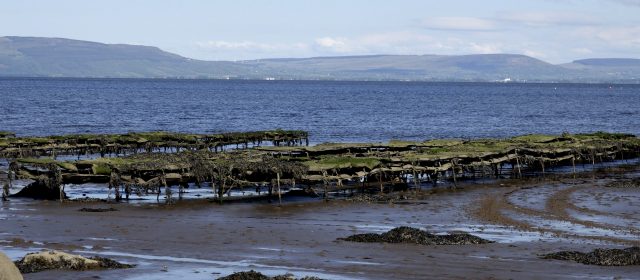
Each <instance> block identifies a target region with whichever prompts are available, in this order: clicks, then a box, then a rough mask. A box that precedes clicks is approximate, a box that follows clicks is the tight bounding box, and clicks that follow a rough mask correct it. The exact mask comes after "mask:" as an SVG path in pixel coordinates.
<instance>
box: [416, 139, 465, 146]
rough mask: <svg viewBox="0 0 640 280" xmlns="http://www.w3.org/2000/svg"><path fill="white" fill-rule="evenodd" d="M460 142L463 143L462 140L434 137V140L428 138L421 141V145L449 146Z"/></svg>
mask: <svg viewBox="0 0 640 280" xmlns="http://www.w3.org/2000/svg"><path fill="white" fill-rule="evenodd" d="M462 143H463V141H462V140H455V139H435V140H429V141H426V142H424V143H422V146H424V147H450V146H457V145H460V144H462Z"/></svg>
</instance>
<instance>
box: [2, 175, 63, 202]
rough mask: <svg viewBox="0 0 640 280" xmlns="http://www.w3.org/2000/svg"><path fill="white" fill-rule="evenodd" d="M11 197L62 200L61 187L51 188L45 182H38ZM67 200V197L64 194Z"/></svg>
mask: <svg viewBox="0 0 640 280" xmlns="http://www.w3.org/2000/svg"><path fill="white" fill-rule="evenodd" d="M9 197H26V198H33V199H41V200H58V199H60V187H49V186H47V185H46V184H45V183H44V181H42V180H37V181H35V182H33V183H31V184H29V185H27V186H26V187H24V188H22V190H20V191H19V192H18V193H16V194H13V195H10V196H9ZM64 197H65V198H67V195H66V194H64Z"/></svg>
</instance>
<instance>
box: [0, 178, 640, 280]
mask: <svg viewBox="0 0 640 280" xmlns="http://www.w3.org/2000/svg"><path fill="white" fill-rule="evenodd" d="M636 169H637V168H636ZM634 172H635V173H634ZM627 175H628V176H637V170H632V171H631V172H630V173H627ZM612 176H621V175H602V174H599V175H597V176H596V175H592V174H586V175H585V176H583V177H582V178H579V179H578V180H573V179H570V178H560V179H552V178H546V179H542V178H537V179H531V180H528V181H526V182H523V181H508V180H499V181H496V182H488V181H487V182H485V183H484V184H482V183H481V181H478V182H476V183H473V182H469V183H466V184H465V185H464V189H458V190H446V189H442V190H439V191H437V192H434V193H432V194H431V195H429V196H427V198H426V199H423V200H419V201H402V202H400V203H395V204H377V203H354V202H346V201H329V202H322V201H317V202H304V203H303V202H291V203H286V204H285V205H284V206H282V207H278V206H277V205H272V204H266V203H247V204H237V203H236V204H228V205H218V204H215V203H209V202H205V201H200V202H194V201H190V202H186V203H178V204H175V205H156V204H153V203H151V204H106V203H80V202H74V203H62V204H61V203H59V202H42V201H32V200H21V199H13V200H12V201H10V202H8V203H4V204H1V208H0V240H2V241H0V250H2V251H4V252H5V253H7V254H8V255H9V256H10V257H11V258H13V259H14V260H15V259H17V258H19V257H21V256H23V255H24V254H25V253H27V252H33V251H37V250H38V249H40V248H47V249H62V250H66V251H69V252H73V253H77V254H83V255H86V256H92V255H100V256H105V257H110V258H113V259H116V260H118V261H121V262H127V263H133V264H137V267H136V268H133V269H127V270H108V271H85V272H73V271H48V272H40V273H33V274H26V275H25V279H95V277H99V278H100V279H172V278H176V277H184V278H186V279H215V278H217V277H219V276H223V275H227V274H230V273H232V272H236V271H243V270H250V269H254V270H257V271H260V272H263V273H265V274H267V275H275V274H283V273H286V272H291V273H293V274H294V275H296V276H306V275H310V276H319V277H321V278H325V279H429V278H438V279H460V278H480V279H486V278H494V279H540V278H545V279H546V278H553V279H575V278H579V279H602V278H607V279H611V278H614V277H619V279H633V278H636V277H637V275H638V273H639V272H640V268H639V267H599V266H587V265H583V264H579V263H572V262H566V261H557V260H545V259H540V258H539V255H541V254H546V253H551V252H555V251H560V250H579V251H590V250H592V249H594V248H599V247H606V248H623V247H628V246H629V245H638V240H640V238H639V237H640V225H639V224H640V219H639V218H638V217H640V189H637V188H636V189H617V188H605V187H604V185H605V184H606V183H607V182H609V181H611V180H612V179H611V177H612ZM83 207H90V208H99V207H102V208H108V207H113V208H115V209H117V210H118V211H112V212H80V211H78V210H79V209H81V208H83ZM397 226H412V227H419V228H422V229H425V230H428V231H431V232H435V233H445V232H450V231H456V230H463V231H467V232H469V233H471V234H474V235H477V236H480V237H483V238H486V239H489V240H492V241H496V243H492V244H483V245H464V246H420V245H410V244H371V243H354V242H346V241H336V239H337V238H340V237H346V236H348V235H351V234H357V233H367V232H375V233H380V232H383V231H387V230H389V229H391V228H393V227H397Z"/></svg>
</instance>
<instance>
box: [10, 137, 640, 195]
mask: <svg viewBox="0 0 640 280" xmlns="http://www.w3.org/2000/svg"><path fill="white" fill-rule="evenodd" d="M308 141H309V140H308V133H306V132H304V131H282V130H277V131H262V132H245V133H227V134H220V135H196V134H179V133H168V132H150V133H129V134H124V135H99V136H88V135H73V136H52V137H40V138H36V137H34V138H28V137H27V138H15V137H13V136H12V135H11V134H9V133H7V136H3V137H2V138H0V157H4V158H9V159H11V162H12V164H11V168H10V170H9V175H10V176H9V177H11V175H12V174H14V175H17V176H19V177H21V178H28V179H33V180H41V181H43V182H45V185H47V186H50V187H56V186H57V187H59V186H60V185H62V186H64V184H69V183H74V184H82V183H89V182H91V183H105V184H106V185H107V186H108V187H109V189H114V191H115V197H116V200H121V199H125V200H126V199H128V198H129V196H130V195H132V194H136V193H137V194H141V193H149V192H152V193H156V194H157V195H158V198H159V196H160V193H161V191H162V189H164V190H165V195H166V196H167V198H168V199H169V200H170V198H171V193H172V187H177V188H178V194H179V196H180V197H181V194H182V192H183V191H184V189H185V188H189V187H190V185H191V187H192V186H194V185H195V186H198V187H203V186H207V187H210V188H211V189H212V192H213V194H214V195H215V197H216V198H217V199H219V200H220V201H223V200H225V199H230V198H229V195H230V193H231V191H232V190H239V189H245V188H256V186H258V187H260V186H264V187H266V188H267V191H266V195H265V196H268V197H275V195H276V194H277V195H278V197H280V195H281V193H282V192H281V188H282V185H285V186H284V188H286V189H291V188H293V187H302V188H304V189H306V190H307V191H309V192H311V193H324V196H325V197H326V196H327V193H328V192H331V191H336V190H346V189H351V190H354V189H362V190H363V191H365V190H379V191H380V192H382V191H385V190H388V189H392V188H397V187H399V188H410V187H412V188H420V187H421V185H422V184H424V183H427V184H429V183H430V184H433V185H435V184H437V182H439V181H442V180H443V179H446V180H449V181H451V182H452V183H453V184H454V185H455V184H457V182H458V181H459V180H463V179H467V178H476V177H481V178H484V177H489V176H490V177H501V176H507V177H511V178H519V177H523V176H525V175H526V174H530V173H531V172H535V173H536V174H541V175H542V176H544V174H545V172H546V170H548V169H549V168H550V167H553V166H557V165H565V166H573V170H574V172H575V169H576V168H575V166H576V164H580V163H581V164H585V163H588V164H592V165H595V164H596V163H597V162H607V161H614V160H623V159H631V158H636V157H637V156H638V154H639V152H640V139H638V138H637V137H635V136H634V135H629V134H616V133H604V132H597V133H591V134H575V135H571V134H568V133H565V134H563V135H559V136H553V135H524V136H518V137H513V138H509V139H476V140H442V139H440V140H431V141H425V142H411V141H390V142H389V143H386V144H382V143H375V144H374V143H363V144H357V143H325V144H320V145H315V146H308ZM265 142H270V144H271V145H262V144H263V143H265ZM229 145H235V146H236V148H234V149H232V148H227V149H225V148H224V147H225V146H229ZM62 155H68V156H78V157H80V155H94V157H90V156H89V157H88V158H86V159H78V160H57V159H56V157H58V156H62ZM527 172H529V173H527ZM63 190H64V187H63V188H62V189H61V193H62V192H63ZM123 194H124V196H123ZM225 195H227V198H225ZM60 197H61V199H63V198H64V196H63V195H62V194H61V195H60Z"/></svg>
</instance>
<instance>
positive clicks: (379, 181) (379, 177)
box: [378, 168, 384, 193]
mask: <svg viewBox="0 0 640 280" xmlns="http://www.w3.org/2000/svg"><path fill="white" fill-rule="evenodd" d="M382 174H383V172H382V168H381V169H380V173H378V183H380V193H383V192H384V184H382Z"/></svg>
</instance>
